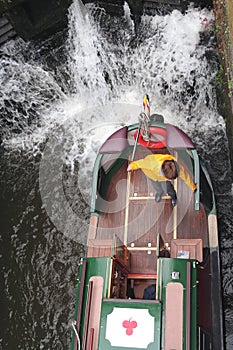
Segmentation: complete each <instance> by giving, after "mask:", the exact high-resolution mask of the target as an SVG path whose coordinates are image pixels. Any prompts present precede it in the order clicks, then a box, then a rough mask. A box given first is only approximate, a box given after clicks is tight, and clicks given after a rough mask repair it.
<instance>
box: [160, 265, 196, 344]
mask: <svg viewBox="0 0 233 350" xmlns="http://www.w3.org/2000/svg"><path fill="white" fill-rule="evenodd" d="M187 262H191V335H190V337H191V347H190V350H196V349H197V269H196V261H195V260H190V259H178V258H177V259H172V258H159V259H158V264H159V270H158V279H157V283H158V296H159V299H160V298H161V300H162V305H163V310H162V311H163V313H164V312H165V305H166V286H167V284H168V283H169V282H173V283H177V282H178V283H181V284H182V285H183V288H184V296H183V300H184V305H183V335H184V336H183V350H185V349H186V347H185V342H186V329H185V325H186V303H185V301H186V277H187V273H186V266H187ZM172 272H179V274H180V275H179V279H172ZM160 276H161V279H160ZM162 332H163V334H162V337H164V327H163V328H162Z"/></svg>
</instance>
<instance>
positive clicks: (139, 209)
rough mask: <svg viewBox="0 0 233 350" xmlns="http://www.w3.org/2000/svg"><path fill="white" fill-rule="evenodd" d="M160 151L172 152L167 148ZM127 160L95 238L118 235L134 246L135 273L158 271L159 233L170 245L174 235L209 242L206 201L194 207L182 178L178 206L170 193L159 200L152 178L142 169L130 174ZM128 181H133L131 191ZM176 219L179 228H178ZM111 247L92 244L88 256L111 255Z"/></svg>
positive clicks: (142, 151) (112, 187)
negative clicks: (156, 197)
mask: <svg viewBox="0 0 233 350" xmlns="http://www.w3.org/2000/svg"><path fill="white" fill-rule="evenodd" d="M159 151H160V152H159V153H168V152H167V150H166V149H163V150H162V152H161V150H159ZM150 153H151V151H149V150H147V149H145V148H143V147H140V146H139V147H137V152H136V155H135V159H140V158H144V157H145V156H146V155H147V154H150ZM157 153H158V152H157ZM126 163H127V162H126ZM126 163H125V164H124V165H123V166H122V167H121V168H120V169H119V170H118V172H117V173H116V175H115V176H114V178H113V179H112V181H111V184H110V187H109V189H108V192H107V196H106V199H105V204H104V205H103V206H102V213H101V215H100V217H99V220H98V228H97V231H96V237H95V239H96V240H109V239H110V240H111V239H113V237H114V235H117V236H118V237H119V239H120V240H121V241H122V242H124V243H125V245H126V246H127V247H129V249H130V253H131V271H130V272H131V273H156V250H155V248H156V245H157V235H158V233H159V234H160V235H161V237H162V240H163V241H164V242H168V244H169V245H170V243H171V240H172V239H173V238H201V239H202V240H203V246H204V247H205V246H208V225H207V218H206V214H205V210H204V208H203V206H202V205H201V206H200V211H195V210H194V203H193V194H192V191H191V190H190V189H189V188H188V187H187V185H186V184H185V183H184V182H183V181H182V180H181V179H178V181H177V197H178V205H177V207H175V208H173V207H172V205H171V200H170V198H169V197H168V196H164V199H162V201H161V202H160V203H156V202H155V200H154V196H155V190H154V188H153V186H152V184H151V183H150V181H149V180H148V179H147V178H146V176H145V175H144V173H143V172H142V171H141V170H138V171H135V172H132V173H131V174H128V172H127V170H126V169H127V164H126ZM127 178H128V179H127ZM129 180H130V182H129ZM127 181H128V184H129V185H130V188H129V191H128V192H127ZM175 223H177V228H176V229H175V230H174V225H175ZM92 238H93V237H92ZM148 245H149V247H151V248H152V249H149V247H148ZM140 247H141V248H142V247H145V250H142V249H141V250H139V248H140ZM147 247H148V249H147ZM109 251H110V250H109V247H103V248H101V247H100V246H98V247H96V248H93V247H89V249H88V256H107V255H109Z"/></svg>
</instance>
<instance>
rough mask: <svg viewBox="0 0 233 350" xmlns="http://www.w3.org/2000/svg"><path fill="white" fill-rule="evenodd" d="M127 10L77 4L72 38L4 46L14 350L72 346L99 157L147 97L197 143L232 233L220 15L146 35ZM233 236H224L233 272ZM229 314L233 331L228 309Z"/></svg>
mask: <svg viewBox="0 0 233 350" xmlns="http://www.w3.org/2000/svg"><path fill="white" fill-rule="evenodd" d="M124 10H125V14H124V16H123V17H121V18H118V17H110V16H109V15H108V14H106V13H105V11H104V10H103V9H101V8H99V7H97V6H94V5H89V6H87V7H83V6H81V5H80V3H79V2H78V1H74V2H73V4H72V5H71V7H70V10H69V31H68V37H67V40H66V41H65V43H64V42H63V43H62V44H60V43H59V45H58V44H57V42H56V40H57V39H56V40H54V42H53V41H51V43H50V42H44V43H41V44H37V45H34V44H32V43H28V44H26V43H24V42H22V41H21V40H16V41H12V42H10V43H8V44H7V45H5V46H4V47H3V48H2V49H1V52H0V53H1V58H0V60H1V65H0V81H1V86H2V89H1V94H0V108H1V114H2V118H1V135H2V141H3V143H2V153H3V157H2V167H1V177H2V178H3V179H4V183H3V186H4V187H3V188H4V189H3V198H4V199H5V201H6V203H7V204H6V205H5V206H4V208H3V211H2V212H3V217H4V228H5V231H4V232H7V234H6V235H5V236H1V239H2V242H3V244H2V245H1V247H2V249H3V258H4V269H3V273H4V280H5V292H4V295H3V298H2V300H5V301H6V305H7V307H8V309H9V310H10V312H8V311H5V312H4V316H3V320H5V324H6V332H5V334H4V340H3V341H2V344H4V345H5V347H4V348H6V349H8V348H9V349H13V348H14V349H16V348H18V349H25V348H26V349H31V348H38V349H55V348H56V349H64V348H66V347H67V346H68V344H69V339H70V324H69V321H70V320H71V319H72V313H73V309H74V299H75V297H74V293H75V283H76V282H75V278H76V276H77V270H78V262H79V260H78V257H79V256H80V255H81V254H82V253H83V252H84V250H85V248H84V246H85V239H86V234H87V224H88V215H89V194H90V187H91V177H92V168H93V163H94V159H95V156H96V153H97V151H98V148H99V146H100V144H101V143H102V142H103V141H104V140H105V139H106V138H107V137H108V136H109V135H110V134H111V133H112V132H113V131H114V130H116V129H117V128H119V127H120V126H123V125H125V124H130V123H134V122H136V121H137V116H138V114H139V113H140V111H141V103H142V97H143V95H144V93H145V92H147V93H149V95H150V98H151V110H152V112H157V113H162V114H164V117H165V121H166V122H169V123H173V124H175V125H178V126H182V128H183V129H184V130H185V131H186V132H187V133H188V134H189V135H190V136H191V137H192V138H193V139H194V141H195V143H196V144H197V146H198V149H199V151H200V153H201V155H203V157H204V159H205V160H206V163H207V166H208V169H209V171H210V173H211V176H212V178H213V182H214V187H215V190H216V193H217V202H218V203H217V204H218V207H219V210H220V213H222V214H221V215H220V227H223V231H225V227H227V230H228V232H230V231H232V227H233V225H232V222H231V219H230V214H229V213H228V212H226V211H225V212H224V210H225V208H226V207H227V206H228V204H229V203H230V201H231V199H232V194H231V180H230V174H229V157H228V150H227V141H226V135H225V124H224V121H223V119H222V117H221V116H220V115H219V114H218V112H217V108H216V96H215V91H214V79H215V75H216V73H217V61H216V57H215V51H214V44H213V38H212V34H211V32H212V24H211V21H212V20H213V14H212V12H211V11H208V10H206V9H204V10H198V9H194V8H190V9H189V10H188V11H187V13H186V14H185V15H183V14H181V13H180V12H179V11H173V12H172V13H171V14H169V15H166V16H143V17H142V20H141V23H140V25H139V27H138V28H137V35H136V31H135V26H134V23H133V22H132V20H131V18H130V12H129V8H128V6H127V5H125V6H124ZM206 23H208V25H207V26H206ZM51 47H52V48H53V49H52V50H51ZM29 51H30V56H29V55H28V52H29ZM228 207H229V206H228ZM223 218H224V219H223ZM221 219H222V221H221ZM229 237H230V235H227V236H224V234H222V237H221V242H222V246H223V248H224V247H226V249H225V250H224V249H223V253H222V254H223V268H224V269H225V270H224V271H226V276H230V267H229V262H228V253H227V252H228V250H227V249H228V245H229V243H228V242H229ZM231 242H232V241H231ZM8 252H10V254H9V253H8ZM225 252H226V253H225ZM226 276H225V277H224V281H223V282H224V291H225V294H226V300H228V297H229V298H230V295H231V292H232V291H231V287H230V286H231V283H230V282H229V281H230V280H231V277H229V278H228V277H226ZM16 286H17V288H16ZM226 315H227V320H228V323H227V324H228V325H229V322H230V321H229V320H230V315H232V311H231V309H230V308H229V307H228V304H227V313H226ZM228 328H229V329H230V326H228ZM227 339H229V340H228V343H229V344H230V341H231V340H230V339H231V336H230V333H229V336H228V338H227ZM15 344H18V345H17V346H16V345H15ZM229 349H230V347H229Z"/></svg>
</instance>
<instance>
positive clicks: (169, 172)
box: [161, 160, 179, 180]
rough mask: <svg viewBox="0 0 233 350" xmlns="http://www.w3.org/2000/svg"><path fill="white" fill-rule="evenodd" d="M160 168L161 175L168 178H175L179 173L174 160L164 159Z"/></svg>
mask: <svg viewBox="0 0 233 350" xmlns="http://www.w3.org/2000/svg"><path fill="white" fill-rule="evenodd" d="M161 168H162V173H163V175H164V176H165V177H166V178H167V179H168V180H173V179H176V178H177V177H178V175H179V166H178V164H177V162H175V161H174V160H165V161H164V162H163V164H162V167H161Z"/></svg>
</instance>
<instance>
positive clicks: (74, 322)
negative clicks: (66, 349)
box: [72, 321, 80, 350]
mask: <svg viewBox="0 0 233 350" xmlns="http://www.w3.org/2000/svg"><path fill="white" fill-rule="evenodd" d="M72 328H73V330H74V333H75V335H76V338H77V345H78V348H77V350H80V338H79V335H78V332H77V329H76V321H73V322H72Z"/></svg>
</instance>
